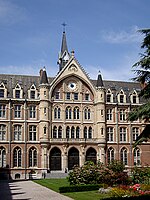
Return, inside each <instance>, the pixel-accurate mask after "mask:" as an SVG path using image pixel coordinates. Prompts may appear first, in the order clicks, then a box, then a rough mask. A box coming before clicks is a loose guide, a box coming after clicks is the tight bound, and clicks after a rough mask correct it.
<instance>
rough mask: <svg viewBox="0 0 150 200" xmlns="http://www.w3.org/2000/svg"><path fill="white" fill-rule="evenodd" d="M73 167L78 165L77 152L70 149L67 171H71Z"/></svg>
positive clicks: (74, 149)
mask: <svg viewBox="0 0 150 200" xmlns="http://www.w3.org/2000/svg"><path fill="white" fill-rule="evenodd" d="M74 165H79V151H78V150H77V149H76V148H75V147H72V148H71V149H70V150H69V152H68V170H71V169H72V168H73V167H74Z"/></svg>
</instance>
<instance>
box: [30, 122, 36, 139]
mask: <svg viewBox="0 0 150 200" xmlns="http://www.w3.org/2000/svg"><path fill="white" fill-rule="evenodd" d="M29 140H30V141H36V126H34V125H31V126H29Z"/></svg>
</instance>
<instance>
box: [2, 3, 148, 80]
mask: <svg viewBox="0 0 150 200" xmlns="http://www.w3.org/2000/svg"><path fill="white" fill-rule="evenodd" d="M149 9H150V0H0V73H1V74H22V75H35V76H38V75H39V71H40V69H41V68H43V67H44V66H45V67H46V71H47V74H48V76H49V77H54V76H56V74H57V72H58V70H59V67H58V65H57V60H58V54H59V52H60V48H61V41H62V33H63V26H62V23H63V22H65V23H66V24H67V26H66V30H65V31H66V37H67V45H68V49H69V52H71V51H72V50H74V51H75V58H76V59H77V60H78V62H79V63H80V64H81V66H82V67H83V68H84V69H85V71H86V72H87V73H88V75H89V76H90V78H91V79H97V75H98V72H99V71H100V72H101V74H102V77H103V79H104V80H117V81H131V78H133V77H134V76H135V74H134V73H133V71H132V70H133V68H132V65H133V64H134V63H135V62H137V61H138V60H139V59H140V55H139V54H140V53H141V48H140V47H141V43H142V40H143V37H144V35H141V33H139V32H138V30H140V29H145V28H150V24H149V22H150V12H149Z"/></svg>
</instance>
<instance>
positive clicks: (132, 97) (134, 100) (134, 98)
mask: <svg viewBox="0 0 150 200" xmlns="http://www.w3.org/2000/svg"><path fill="white" fill-rule="evenodd" d="M130 101H131V103H133V104H137V103H139V97H138V94H137V92H136V90H134V91H133V92H132V94H131V95H130Z"/></svg>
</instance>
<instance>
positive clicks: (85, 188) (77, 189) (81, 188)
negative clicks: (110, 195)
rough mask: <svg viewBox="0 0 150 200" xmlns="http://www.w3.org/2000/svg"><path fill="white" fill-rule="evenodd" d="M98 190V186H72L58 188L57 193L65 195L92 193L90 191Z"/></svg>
mask: <svg viewBox="0 0 150 200" xmlns="http://www.w3.org/2000/svg"><path fill="white" fill-rule="evenodd" d="M99 188H100V185H72V186H66V187H60V188H59V192H60V193H66V192H81V191H92V190H98V189H99Z"/></svg>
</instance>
